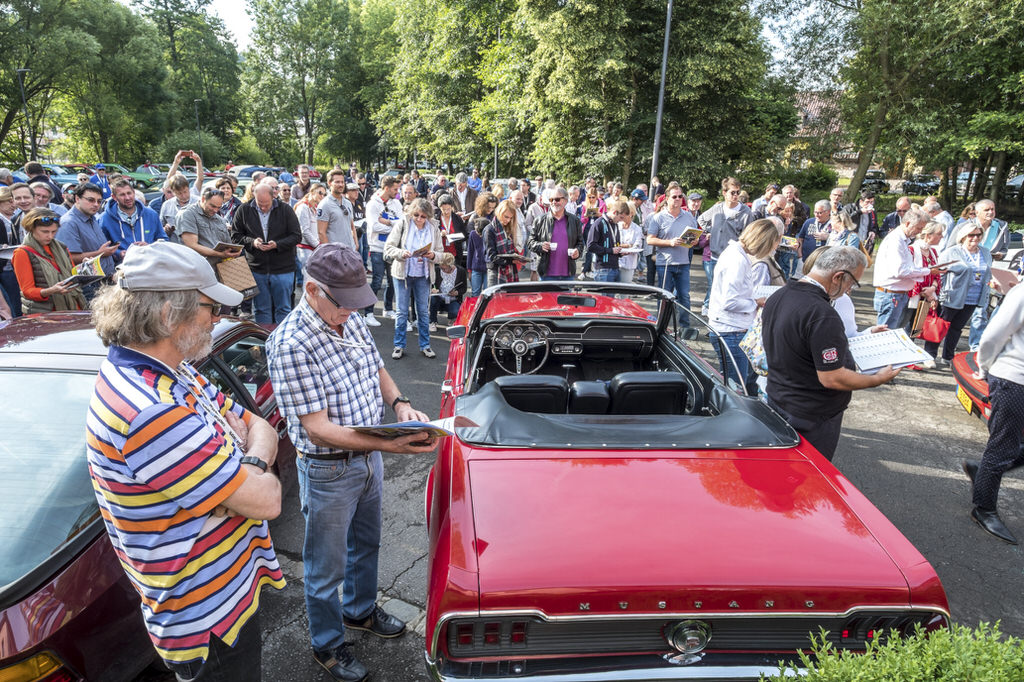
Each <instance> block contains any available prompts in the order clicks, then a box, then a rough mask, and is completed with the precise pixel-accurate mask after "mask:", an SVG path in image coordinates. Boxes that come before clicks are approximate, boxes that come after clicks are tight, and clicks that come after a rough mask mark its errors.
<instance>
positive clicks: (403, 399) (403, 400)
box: [391, 395, 412, 410]
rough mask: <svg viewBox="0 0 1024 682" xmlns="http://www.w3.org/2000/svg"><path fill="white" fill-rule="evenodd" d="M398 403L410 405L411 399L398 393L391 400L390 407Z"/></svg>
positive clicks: (392, 407)
mask: <svg viewBox="0 0 1024 682" xmlns="http://www.w3.org/2000/svg"><path fill="white" fill-rule="evenodd" d="M398 403H405V404H406V405H412V401H411V400H409V399H408V398H406V397H405V396H404V395H400V396H398V397H397V398H395V399H394V400H392V401H391V409H392V410H394V409H395V406H396V405H397V404H398Z"/></svg>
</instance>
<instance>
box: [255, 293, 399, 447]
mask: <svg viewBox="0 0 1024 682" xmlns="http://www.w3.org/2000/svg"><path fill="white" fill-rule="evenodd" d="M267 360H268V361H269V363H270V381H271V383H272V384H273V386H274V395H275V397H276V398H277V404H278V408H279V409H280V411H281V414H282V416H284V418H285V419H287V420H288V435H289V436H290V437H291V439H292V443H294V445H295V448H296V450H298V451H299V452H302V453H304V454H306V455H311V456H317V455H330V454H334V453H336V452H338V451H337V450H335V449H332V448H326V447H322V446H319V445H315V444H314V443H313V442H312V441H311V440H310V439H309V435H308V434H307V433H306V430H305V429H304V428H302V423H301V421H300V420H299V417H301V416H302V415H306V414H312V413H314V412H320V411H321V410H325V409H326V410H327V417H328V419H330V421H331V423H333V424H339V425H342V426H375V425H377V424H380V422H381V418H382V417H383V416H384V399H383V398H382V397H381V393H380V369H381V368H382V367H383V366H384V361H383V359H382V358H381V356H380V353H379V352H378V351H377V346H376V344H375V343H374V342H373V337H372V336H370V331H369V330H368V329H367V327H366V324H365V323H364V322H363V316H362V315H358V314H356V313H353V314H351V315H349V317H348V321H347V322H346V323H345V335H344V337H343V336H341V335H340V334H338V332H337V331H336V330H334V329H331V328H330V327H328V326H327V323H325V322H324V321H323V318H321V317H320V316H319V315H318V314H317V313H316V311H314V310H313V308H312V307H311V306H310V305H309V302H308V301H307V300H306V299H305V297H303V299H302V301H301V302H300V303H299V305H297V306H296V307H295V309H294V310H292V311H291V312H290V313H289V314H288V316H287V317H286V318H285V319H284V322H282V323H281V324H280V325H279V326H278V328H277V329H275V330H274V332H273V333H272V334H271V335H270V338H269V339H267Z"/></svg>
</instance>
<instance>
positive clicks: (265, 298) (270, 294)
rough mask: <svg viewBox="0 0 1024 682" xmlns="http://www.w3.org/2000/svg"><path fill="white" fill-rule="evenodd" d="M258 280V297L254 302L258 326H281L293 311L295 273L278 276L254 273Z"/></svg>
mask: <svg viewBox="0 0 1024 682" xmlns="http://www.w3.org/2000/svg"><path fill="white" fill-rule="evenodd" d="M252 276H253V278H254V279H255V280H256V288H257V292H256V297H255V298H254V299H253V300H252V308H253V311H252V312H253V317H254V318H255V320H256V324H281V323H282V322H284V318H285V316H286V315H287V314H288V313H290V312H291V311H292V288H293V286H294V284H295V273H294V272H282V273H281V274H278V275H267V274H263V273H258V272H254V273H252Z"/></svg>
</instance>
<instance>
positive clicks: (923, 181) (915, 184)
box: [903, 173, 939, 195]
mask: <svg viewBox="0 0 1024 682" xmlns="http://www.w3.org/2000/svg"><path fill="white" fill-rule="evenodd" d="M938 191H939V179H938V178H937V177H935V176H934V175H931V174H929V173H918V174H917V175H912V176H910V179H909V180H904V181H903V193H904V194H921V195H927V194H936V193H938Z"/></svg>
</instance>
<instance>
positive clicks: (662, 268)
mask: <svg viewBox="0 0 1024 682" xmlns="http://www.w3.org/2000/svg"><path fill="white" fill-rule="evenodd" d="M685 197H686V195H685V194H684V192H683V188H682V187H680V186H679V184H678V183H671V184H669V186H668V199H667V201H668V209H666V210H663V211H661V212H660V213H656V214H654V215H653V216H651V221H650V224H649V225H648V227H647V243H648V244H650V245H651V246H654V247H657V249H658V251H657V254H658V255H657V260H656V266H657V285H658V286H660V287H661V288H662V289H667V290H668V291H671V292H673V293H675V295H676V300H678V301H679V303H680V305H682V306H683V307H684V308H686V309H687V310H689V309H690V249H691V248H693V246H694V244H696V239H694V240H692V241H690V240H688V239H686V238H684V237H683V233H684V232H686V230H697V229H698V227H697V221H696V220H695V219H694V217H693V214H692V213H690V212H689V211H684V210H683V203H684V202H685V200H686V199H685ZM680 323H681V324H682V325H683V326H689V316H688V315H685V314H684V315H683V316H682V317H681V318H680Z"/></svg>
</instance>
